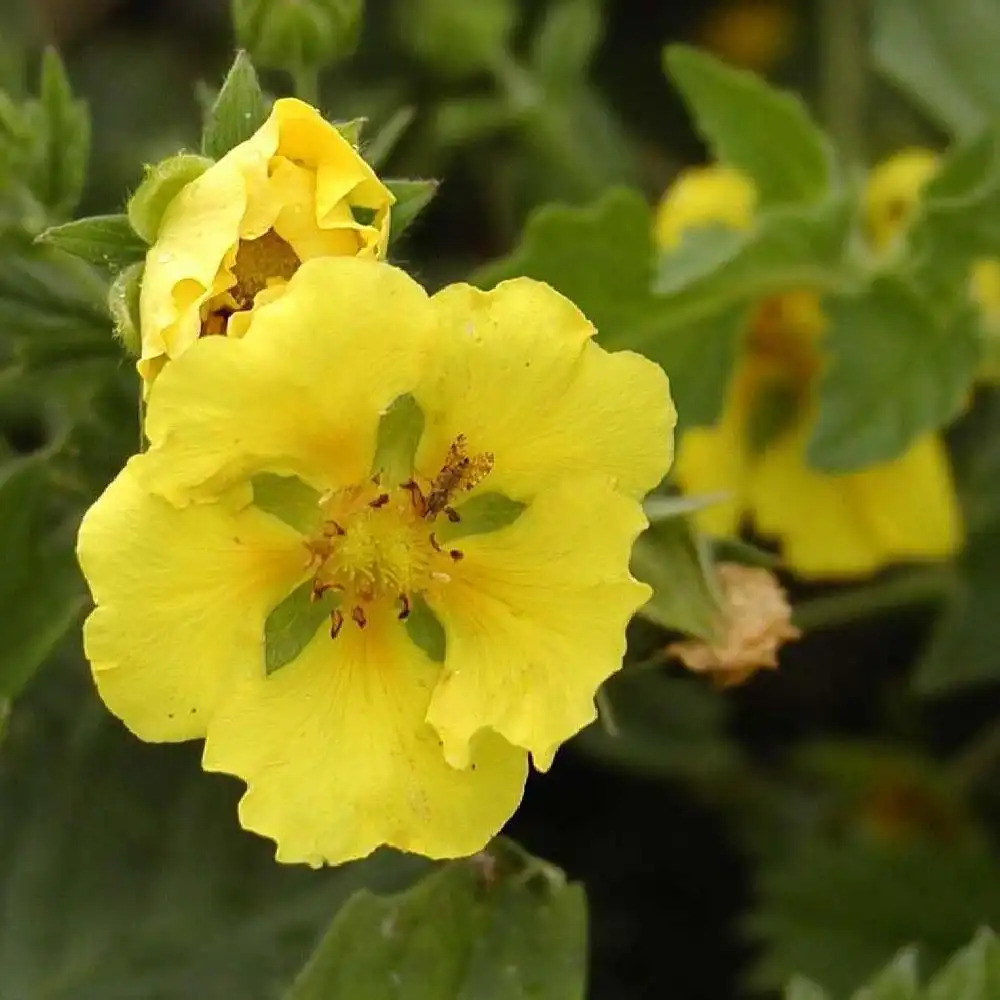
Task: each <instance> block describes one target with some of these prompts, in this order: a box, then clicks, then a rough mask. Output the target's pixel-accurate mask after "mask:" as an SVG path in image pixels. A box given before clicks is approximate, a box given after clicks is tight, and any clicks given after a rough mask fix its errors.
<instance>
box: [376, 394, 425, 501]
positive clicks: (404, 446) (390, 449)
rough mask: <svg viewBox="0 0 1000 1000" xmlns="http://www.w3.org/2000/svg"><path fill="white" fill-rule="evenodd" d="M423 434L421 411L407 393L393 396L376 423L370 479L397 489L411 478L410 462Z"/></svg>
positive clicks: (422, 414) (411, 467) (411, 462)
mask: <svg viewBox="0 0 1000 1000" xmlns="http://www.w3.org/2000/svg"><path fill="white" fill-rule="evenodd" d="M423 433H424V411H423V410H421V409H420V405H419V404H418V403H417V401H416V399H414V398H413V396H412V395H411V394H410V393H406V394H405V395H402V396H397V397H396V399H394V400H393V401H392V402H391V403H390V404H389V407H388V408H387V409H386V410H385V412H384V413H383V414H382V417H381V419H380V420H379V422H378V434H377V437H376V441H375V458H374V460H373V461H372V476H378V477H379V478H380V479H382V480H383V481H384V482H385V483H386V485H389V486H398V485H399V484H400V483H403V482H405V481H406V480H407V479H409V478H410V477H411V476H412V475H413V459H414V457H415V456H416V454H417V446H418V445H419V444H420V438H421V437H422V435H423Z"/></svg>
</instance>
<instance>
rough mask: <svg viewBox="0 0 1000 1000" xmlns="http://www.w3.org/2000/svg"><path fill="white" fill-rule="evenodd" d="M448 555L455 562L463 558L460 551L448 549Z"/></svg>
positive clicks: (463, 555)
mask: <svg viewBox="0 0 1000 1000" xmlns="http://www.w3.org/2000/svg"><path fill="white" fill-rule="evenodd" d="M448 555H450V556H451V558H452V559H454V560H455V562H458V561H459V560H460V559H464V558H465V553H464V552H463V551H462V550H461V549H449V550H448Z"/></svg>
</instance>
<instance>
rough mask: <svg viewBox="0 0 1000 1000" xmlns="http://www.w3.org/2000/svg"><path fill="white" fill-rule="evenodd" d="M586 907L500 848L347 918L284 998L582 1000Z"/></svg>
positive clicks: (559, 882)
mask: <svg viewBox="0 0 1000 1000" xmlns="http://www.w3.org/2000/svg"><path fill="white" fill-rule="evenodd" d="M585 975H586V900H585V897H584V894H583V890H582V889H581V888H580V887H579V886H576V885H567V884H566V881H565V878H564V877H563V875H562V873H561V872H559V871H557V870H556V869H554V868H552V867H551V866H550V865H546V864H544V863H543V862H539V861H537V860H535V859H534V858H532V857H530V856H529V855H526V854H525V853H524V852H522V851H520V850H519V849H517V848H515V847H514V846H513V845H509V844H506V843H504V842H499V841H498V842H495V843H494V844H493V845H491V846H490V848H488V849H487V851H486V852H484V853H482V854H479V855H476V856H475V857H473V858H469V859H467V860H461V861H452V862H450V863H449V864H447V865H444V866H443V867H441V868H440V869H439V870H438V871H436V872H435V873H434V874H432V875H429V876H428V877H427V878H425V879H424V880H423V881H422V882H420V883H418V884H417V885H416V886H414V887H413V888H412V889H410V890H408V891H407V892H405V893H402V894H400V895H397V896H390V897H387V898H385V897H383V898H380V897H378V896H374V895H372V894H371V893H368V892H361V893H359V894H357V895H356V896H354V897H353V898H352V899H351V900H350V901H349V902H348V903H347V904H346V905H345V906H344V907H343V908H342V909H341V911H340V913H339V914H338V916H337V918H336V919H335V920H334V922H333V924H332V925H331V927H330V929H329V931H328V932H327V934H326V936H325V937H324V938H323V940H322V941H321V942H320V945H319V947H318V949H317V950H316V952H315V954H314V955H313V957H312V958H311V959H310V961H309V963H308V965H307V966H306V967H305V968H304V969H303V971H302V974H301V975H300V976H299V978H298V979H297V980H296V981H295V983H294V985H293V986H292V988H291V989H290V990H289V991H288V993H287V994H286V995H285V1000H399V998H402V997H405V998H406V1000H487V998H489V1000H529V998H530V1000H583V996H584V980H585Z"/></svg>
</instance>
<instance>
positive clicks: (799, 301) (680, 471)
mask: <svg viewBox="0 0 1000 1000" xmlns="http://www.w3.org/2000/svg"><path fill="white" fill-rule="evenodd" d="M720 177H725V178H728V180H727V181H726V184H727V186H728V189H729V190H730V192H731V197H730V200H729V201H728V202H727V203H722V204H720V203H718V202H716V201H715V200H714V196H715V194H716V193H717V192H718V191H719V190H720V184H721V182H720ZM702 179H704V180H702ZM681 184H682V185H683V186H684V187H685V188H687V199H686V204H687V205H689V206H690V205H692V204H695V203H697V204H700V206H701V214H700V215H698V214H696V213H694V212H691V211H689V212H688V213H687V214H686V216H685V217H684V224H685V225H687V226H695V225H699V224H700V225H709V224H713V223H722V224H728V225H734V224H736V225H739V224H740V223H739V222H734V219H744V218H745V219H746V220H747V222H746V224H749V218H748V215H747V213H746V209H745V207H744V206H745V205H746V204H747V203H748V201H749V200H750V199H749V197H748V195H747V190H746V189H747V187H748V185H749V182H748V181H745V180H744V181H742V182H741V183H737V182H736V181H734V180H733V178H732V171H729V170H725V169H723V168H718V169H713V168H710V169H709V170H702V171H698V172H696V173H695V172H693V173H691V174H688V175H686V176H685V177H683V178H682V181H681ZM703 185H704V189H705V190H707V192H708V193H707V195H706V196H705V197H703V198H701V200H700V201H699V198H698V190H697V189H698V188H701V187H703ZM709 185H710V187H709ZM670 198H671V193H670V192H668V193H667V195H666V197H665V199H664V206H669V204H670ZM734 204H735V205H736V206H737V208H738V211H737V210H734ZM662 211H663V209H662V208H661V212H662ZM671 224H672V223H671V222H670V220H669V219H668V220H667V222H663V221H662V220H661V221H660V223H659V227H658V230H657V231H658V233H662V232H663V229H664V227H667V226H669V225H671ZM824 325H825V320H824V317H823V313H822V309H821V307H820V302H819V298H818V296H817V295H816V294H815V293H814V292H811V291H790V292H789V293H787V294H784V295H781V296H777V297H775V298H773V299H771V300H768V301H766V302H764V303H762V304H761V306H760V307H759V308H758V310H757V313H756V315H755V318H754V319H753V320H752V322H751V324H750V328H749V329H748V330H747V331H746V334H745V339H744V345H743V352H742V356H741V357H740V359H739V361H738V363H737V367H736V371H735V372H734V374H733V377H732V380H731V382H730V385H729V389H728V393H727V397H726V400H725V403H724V406H723V412H722V415H721V417H720V419H719V421H718V423H716V424H715V425H714V426H712V427H697V428H692V429H691V430H689V431H687V432H686V433H685V434H684V435H683V437H682V438H681V441H680V443H679V446H678V454H677V478H678V481H679V483H680V485H681V487H682V488H683V489H684V490H686V491H688V492H691V493H703V492H704V493H714V492H718V491H723V492H726V493H728V494H729V498H728V499H727V500H726V501H724V502H722V503H719V504H716V505H714V506H712V507H709V508H706V509H705V510H703V511H701V512H699V514H698V515H697V517H698V520H699V526H700V527H701V528H702V530H704V531H706V532H709V533H711V534H716V535H735V534H738V532H739V530H740V527H741V524H742V520H743V518H744V517H748V518H749V519H750V520H751V521H752V523H753V525H754V527H755V528H756V530H757V531H758V532H760V533H761V534H762V535H764V536H769V537H774V538H777V539H778V540H780V542H781V546H782V554H783V556H784V559H785V561H786V563H787V564H788V565H789V567H791V568H792V569H794V570H796V571H797V572H798V573H800V574H801V575H803V576H813V577H837V576H853V575H860V574H866V573H870V572H872V571H874V570H876V569H878V568H880V567H882V566H884V565H886V564H888V563H891V562H894V561H897V560H905V559H930V558H941V557H945V556H948V555H950V554H951V553H953V552H954V551H955V550H956V549H957V548H958V546H959V544H960V542H961V521H960V515H959V512H958V506H957V501H956V498H955V495H954V488H953V485H952V479H951V473H950V469H949V465H948V459H947V455H946V453H945V450H944V446H943V445H942V443H941V441H940V440H939V438H938V437H937V435H934V434H928V435H924V436H923V437H921V438H919V439H918V440H917V441H916V442H915V443H914V444H913V445H912V446H911V447H910V448H909V449H908V450H907V451H906V452H905V453H904V454H903V455H901V456H900V457H899V458H897V459H894V460H893V461H891V462H886V463H884V464H882V465H877V466H874V467H871V468H867V469H864V470H861V471H858V472H850V473H845V474H841V475H833V474H830V473H825V472H820V471H818V470H815V469H811V468H810V467H809V465H808V462H807V460H806V445H807V442H808V440H809V437H810V434H811V431H812V426H813V421H814V419H815V400H814V389H815V386H816V377H817V375H818V373H819V370H820V364H821V356H820V350H819V347H820V340H821V337H822V333H823V329H824Z"/></svg>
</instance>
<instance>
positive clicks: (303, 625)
mask: <svg viewBox="0 0 1000 1000" xmlns="http://www.w3.org/2000/svg"><path fill="white" fill-rule="evenodd" d="M339 603H340V596H339V594H338V593H337V592H336V591H333V590H328V591H326V593H324V594H323V595H322V596H320V597H319V598H316V597H314V590H313V581H312V579H309V580H306V582H305V583H303V584H300V585H299V586H298V587H296V588H295V590H293V591H292V592H291V593H290V594H289V595H288V596H287V597H286V598H285V599H284V600H283V601H282V602H281V603H280V604H279V605H278V606H277V607H276V608H275V609H274V610H273V611H272V612H271V613H270V614H269V615H268V616H267V621H265V622H264V671H265V673H267V674H268V676H270V675H271V674H273V673H274V672H275V671H276V670H280V669H281V668H282V667H285V666H288V664H289V663H291V662H292V661H293V660H295V659H296V658H297V657H298V656H299V654H300V653H301V652H302V650H304V649H305V648H306V646H308V645H309V643H310V642H312V639H313V636H315V635H316V633H317V632H318V631H319V629H320V627H321V626H322V625H323V623H324V622H325V621H327V620H328V619H329V617H330V612H331V611H333V610H335V609H336V607H337V605H338V604H339Z"/></svg>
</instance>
